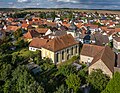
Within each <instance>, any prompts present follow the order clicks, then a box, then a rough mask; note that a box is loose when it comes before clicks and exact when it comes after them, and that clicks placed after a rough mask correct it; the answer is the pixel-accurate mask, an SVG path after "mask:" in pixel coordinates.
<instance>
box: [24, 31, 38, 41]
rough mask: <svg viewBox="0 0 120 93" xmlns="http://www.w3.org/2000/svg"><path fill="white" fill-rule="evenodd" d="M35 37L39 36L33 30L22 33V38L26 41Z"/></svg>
mask: <svg viewBox="0 0 120 93" xmlns="http://www.w3.org/2000/svg"><path fill="white" fill-rule="evenodd" d="M35 37H40V34H39V33H38V32H37V31H35V30H29V31H28V32H27V33H25V34H23V38H24V39H26V40H27V41H28V42H30V41H32V39H33V38H35Z"/></svg>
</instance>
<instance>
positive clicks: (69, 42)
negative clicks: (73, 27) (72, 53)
mask: <svg viewBox="0 0 120 93" xmlns="http://www.w3.org/2000/svg"><path fill="white" fill-rule="evenodd" d="M75 44H78V42H76V41H75V40H74V38H73V36H72V35H71V34H65V35H63V36H60V37H56V38H53V39H51V40H49V41H48V42H47V43H46V44H45V46H44V48H46V49H48V50H51V51H54V52H55V51H59V50H61V49H64V48H67V47H70V46H73V45H75Z"/></svg>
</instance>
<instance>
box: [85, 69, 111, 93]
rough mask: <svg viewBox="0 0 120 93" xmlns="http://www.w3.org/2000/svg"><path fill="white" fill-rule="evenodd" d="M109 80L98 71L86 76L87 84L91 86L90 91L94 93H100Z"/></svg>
mask: <svg viewBox="0 0 120 93" xmlns="http://www.w3.org/2000/svg"><path fill="white" fill-rule="evenodd" d="M109 79H110V78H109V77H108V76H107V75H105V74H103V72H102V71H101V70H100V69H97V70H95V71H93V72H92V73H91V74H90V75H89V76H88V79H87V80H88V83H89V84H90V85H91V86H92V88H93V89H92V90H93V91H95V92H96V93H100V92H101V91H102V90H104V89H105V87H106V85H107V83H108V82H109Z"/></svg>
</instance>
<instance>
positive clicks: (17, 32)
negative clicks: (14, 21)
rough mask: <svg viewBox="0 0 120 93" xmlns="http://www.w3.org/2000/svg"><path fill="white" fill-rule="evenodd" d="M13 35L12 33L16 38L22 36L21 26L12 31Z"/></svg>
mask: <svg viewBox="0 0 120 93" xmlns="http://www.w3.org/2000/svg"><path fill="white" fill-rule="evenodd" d="M13 35H14V37H15V38H16V39H18V38H19V37H21V36H22V29H21V28H20V29H18V30H17V31H15V32H14V33H13Z"/></svg>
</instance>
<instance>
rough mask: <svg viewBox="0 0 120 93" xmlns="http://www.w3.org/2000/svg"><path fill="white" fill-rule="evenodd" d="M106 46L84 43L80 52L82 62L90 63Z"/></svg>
mask: <svg viewBox="0 0 120 93" xmlns="http://www.w3.org/2000/svg"><path fill="white" fill-rule="evenodd" d="M103 48H104V47H103V46H97V45H92V44H83V47H82V50H81V53H80V63H84V64H87V65H90V63H91V62H92V60H93V58H94V56H95V55H96V54H97V53H99V52H100V51H101V50H102V49H103Z"/></svg>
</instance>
